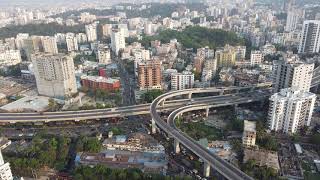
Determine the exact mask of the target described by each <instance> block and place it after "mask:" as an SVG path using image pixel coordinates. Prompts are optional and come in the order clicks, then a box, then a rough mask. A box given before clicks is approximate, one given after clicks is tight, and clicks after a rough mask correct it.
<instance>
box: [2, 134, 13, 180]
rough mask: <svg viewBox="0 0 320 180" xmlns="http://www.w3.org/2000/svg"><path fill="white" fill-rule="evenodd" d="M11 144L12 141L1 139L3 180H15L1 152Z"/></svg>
mask: <svg viewBox="0 0 320 180" xmlns="http://www.w3.org/2000/svg"><path fill="white" fill-rule="evenodd" d="M10 144H11V141H8V140H4V139H3V138H1V147H0V179H1V180H13V177H12V172H11V169H10V164H9V163H8V162H7V163H5V162H4V160H3V156H2V153H1V150H2V149H4V148H6V147H7V146H9V145H10Z"/></svg>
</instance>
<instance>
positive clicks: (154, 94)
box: [141, 89, 163, 103]
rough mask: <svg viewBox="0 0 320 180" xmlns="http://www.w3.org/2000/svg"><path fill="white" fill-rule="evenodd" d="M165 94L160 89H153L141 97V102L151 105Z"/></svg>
mask: <svg viewBox="0 0 320 180" xmlns="http://www.w3.org/2000/svg"><path fill="white" fill-rule="evenodd" d="M161 94H163V91H162V90H160V89H152V90H149V91H147V92H145V93H144V94H142V95H141V100H142V101H143V102H147V103H151V102H152V101H153V100H154V99H156V98H157V97H158V96H160V95H161Z"/></svg>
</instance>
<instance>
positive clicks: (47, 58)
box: [32, 54, 77, 99]
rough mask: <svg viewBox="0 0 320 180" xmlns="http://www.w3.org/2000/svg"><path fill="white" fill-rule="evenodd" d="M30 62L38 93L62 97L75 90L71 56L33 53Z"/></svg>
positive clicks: (69, 94) (68, 95)
mask: <svg viewBox="0 0 320 180" xmlns="http://www.w3.org/2000/svg"><path fill="white" fill-rule="evenodd" d="M32 64H33V67H34V75H35V78H36V83H37V89H38V93H39V94H40V95H44V96H49V97H55V98H60V99H64V98H66V97H70V96H71V95H72V94H74V93H76V92H77V87H76V79H75V72H74V64H73V59H72V57H71V56H68V55H64V54H57V55H52V54H34V55H33V56H32Z"/></svg>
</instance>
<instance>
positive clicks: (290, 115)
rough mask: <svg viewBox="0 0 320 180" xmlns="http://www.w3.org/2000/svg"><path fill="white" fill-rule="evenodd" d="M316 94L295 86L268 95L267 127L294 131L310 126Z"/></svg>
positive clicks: (275, 129)
mask: <svg viewBox="0 0 320 180" xmlns="http://www.w3.org/2000/svg"><path fill="white" fill-rule="evenodd" d="M316 98H317V97H316V95H315V94H313V93H310V92H304V91H301V90H297V89H295V88H287V89H282V90H281V91H280V92H279V93H276V94H274V95H272V96H271V97H270V99H269V100H270V104H269V113H268V123H269V129H270V130H273V131H282V132H284V133H296V132H297V130H299V129H300V128H302V127H304V126H310V122H311V117H312V112H313V109H314V103H315V100H316Z"/></svg>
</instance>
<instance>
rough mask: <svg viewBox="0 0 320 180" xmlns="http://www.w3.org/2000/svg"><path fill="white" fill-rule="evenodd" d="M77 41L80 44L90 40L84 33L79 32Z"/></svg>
mask: <svg viewBox="0 0 320 180" xmlns="http://www.w3.org/2000/svg"><path fill="white" fill-rule="evenodd" d="M76 38H77V41H78V43H79V44H82V43H86V42H88V37H87V35H86V34H84V33H79V34H77V35H76Z"/></svg>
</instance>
